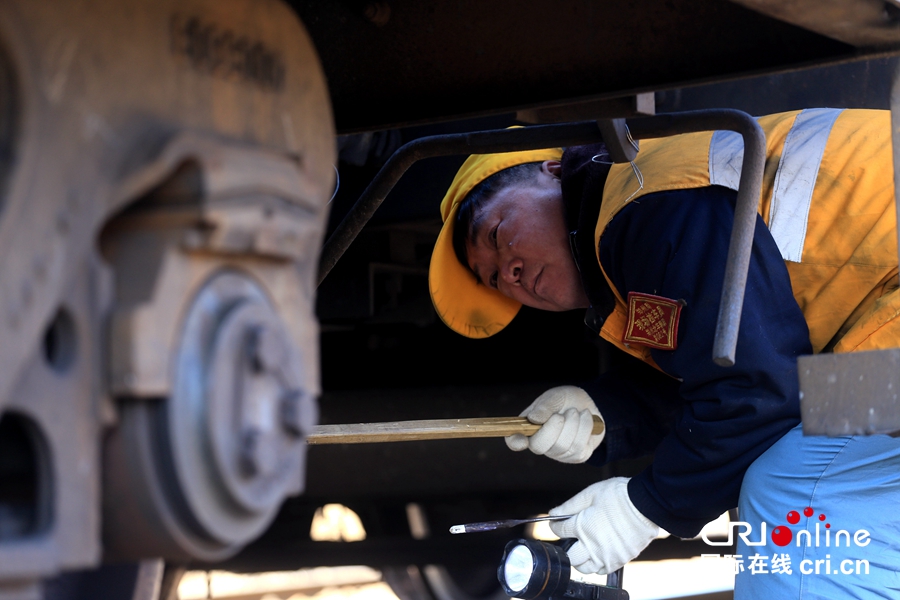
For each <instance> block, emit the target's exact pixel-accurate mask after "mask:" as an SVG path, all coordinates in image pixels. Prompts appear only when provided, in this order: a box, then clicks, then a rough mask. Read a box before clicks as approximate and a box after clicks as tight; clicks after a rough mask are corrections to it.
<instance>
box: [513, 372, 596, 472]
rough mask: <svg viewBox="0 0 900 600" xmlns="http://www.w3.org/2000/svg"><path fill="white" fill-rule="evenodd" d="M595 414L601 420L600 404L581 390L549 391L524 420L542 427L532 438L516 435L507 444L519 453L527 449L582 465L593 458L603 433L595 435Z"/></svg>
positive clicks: (575, 388)
mask: <svg viewBox="0 0 900 600" xmlns="http://www.w3.org/2000/svg"><path fill="white" fill-rule="evenodd" d="M593 415H597V416H598V417H600V418H601V419H603V417H602V416H601V415H600V411H599V410H597V405H596V404H594V401H593V400H591V397H590V396H589V395H588V393H587V392H585V391H584V390H583V389H581V388H580V387H575V386H574V385H563V386H560V387H555V388H551V389H549V390H547V391H546V392H544V393H543V394H541V395H540V396H538V397H537V400H535V401H534V402H532V403H531V406H529V407H528V408H526V409H525V410H524V411H523V412H522V414H521V415H519V416H521V417H527V418H528V420H529V421H531V422H532V423H535V424H537V425H543V427H541V428H540V429H539V430H538V431H537V433H535V434H534V435H533V436H531V437H525V436H524V435H522V434H520V433H517V434H515V435H511V436H508V437H507V438H505V439H506V445H507V446H509V448H510V450H515V451H516V452H518V451H520V450H524V449H526V448H529V449H531V451H532V452H534V453H535V454H545V455H546V456H549V457H550V458H552V459H554V460H558V461H559V462H564V463H583V462H584V461H586V460H587V459H589V458H590V457H591V454H593V453H594V450H596V449H597V446H599V445H600V442H602V441H603V436H604V435H605V434H606V431H605V430H604V431H603V433H600V434H598V435H592V434H591V430H592V429H593V428H594V421H593Z"/></svg>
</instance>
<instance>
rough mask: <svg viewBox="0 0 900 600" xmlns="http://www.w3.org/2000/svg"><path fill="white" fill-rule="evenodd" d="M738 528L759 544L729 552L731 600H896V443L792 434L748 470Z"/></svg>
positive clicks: (899, 576)
mask: <svg viewBox="0 0 900 600" xmlns="http://www.w3.org/2000/svg"><path fill="white" fill-rule="evenodd" d="M738 518H739V520H740V521H742V522H746V523H748V524H749V525H750V526H751V527H752V534H751V535H750V536H748V537H747V538H746V539H747V541H750V542H751V544H755V543H757V542H759V541H761V538H760V529H761V523H762V522H765V523H766V536H765V545H748V544H747V543H745V541H744V540H741V541H739V542H738V550H737V553H738V555H740V559H737V560H738V561H739V564H740V566H739V567H738V569H740V567H743V570H739V571H738V572H737V573H736V578H735V594H734V597H735V599H736V600H751V599H753V600H756V599H761V598H765V599H769V598H778V599H781V598H785V599H788V598H789V599H801V598H802V599H806V598H809V599H813V598H841V599H844V598H866V599H868V598H900V573H898V571H900V438H898V439H895V438H891V437H889V436H886V435H875V436H852V437H840V438H825V437H804V436H803V434H802V431H801V428H800V426H799V425H798V426H797V427H796V428H794V429H792V430H791V431H790V432H788V433H787V434H786V435H785V436H784V437H783V438H782V439H781V440H779V441H778V442H777V443H776V444H775V445H774V446H772V447H771V448H769V450H767V451H766V452H765V453H764V454H763V455H762V456H760V457H759V458H758V459H757V460H756V461H755V462H754V463H753V464H752V465H751V466H750V468H749V469H748V470H747V473H746V475H745V476H744V482H743V486H742V487H741V496H740V504H739V506H738ZM754 555H756V558H754ZM762 557H765V559H763V558H762ZM754 566H755V568H752V569H751V567H754Z"/></svg>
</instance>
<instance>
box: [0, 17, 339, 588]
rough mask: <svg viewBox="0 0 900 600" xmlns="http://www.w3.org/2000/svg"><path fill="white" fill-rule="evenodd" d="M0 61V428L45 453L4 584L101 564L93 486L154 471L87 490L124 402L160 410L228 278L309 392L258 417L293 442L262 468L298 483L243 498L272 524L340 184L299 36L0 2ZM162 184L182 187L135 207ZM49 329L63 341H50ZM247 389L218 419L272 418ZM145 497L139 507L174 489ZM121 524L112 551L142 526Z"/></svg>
mask: <svg viewBox="0 0 900 600" xmlns="http://www.w3.org/2000/svg"><path fill="white" fill-rule="evenodd" d="M0 48H2V54H3V55H2V57H0V136H2V140H0V273H2V274H3V276H2V278H0V339H2V340H3V348H2V351H0V416H2V415H3V414H10V415H16V416H17V418H18V417H21V418H22V419H25V421H23V422H26V423H28V427H29V430H32V429H33V430H34V432H35V434H34V438H35V439H37V440H38V446H39V447H40V448H41V449H43V448H44V447H46V452H44V451H43V450H42V451H41V452H40V453H39V455H40V460H39V461H38V467H39V468H38V471H39V473H37V475H36V477H37V479H38V481H39V484H40V485H39V488H40V490H49V491H47V492H46V493H44V492H43V491H42V492H40V493H38V494H36V496H35V497H36V499H35V500H34V503H35V505H36V506H35V508H34V510H35V511H38V512H41V514H43V513H44V512H46V514H47V518H46V519H44V520H43V521H41V523H42V525H41V526H40V527H38V528H31V529H29V528H28V527H24V529H23V530H24V532H25V534H24V535H19V534H18V533H17V532H18V530H19V529H20V528H19V527H18V525H16V524H15V523H12V525H13V526H14V527H13V528H11V529H9V530H7V531H5V532H3V533H0V587H2V586H6V584H7V583H8V582H10V581H17V582H23V583H27V582H28V581H29V580H35V579H39V578H46V577H49V576H53V575H54V574H56V573H59V572H60V571H67V570H72V569H84V568H90V567H94V566H96V565H98V564H99V563H100V561H101V539H100V536H101V487H102V486H103V487H106V488H107V491H109V490H110V489H115V487H116V486H127V483H126V482H127V481H128V477H135V476H138V475H139V474H140V473H141V472H142V471H141V467H142V466H144V467H147V466H149V467H150V468H153V465H152V464H151V465H147V464H144V465H141V458H142V457H141V456H140V454H139V453H135V452H132V453H131V454H130V455H129V454H127V452H125V454H124V455H119V456H116V457H115V459H114V460H112V462H115V460H118V461H119V464H121V465H122V466H123V467H122V469H120V470H119V471H118V472H114V471H112V470H110V471H107V472H105V473H103V479H101V456H100V447H101V445H102V440H103V439H104V434H105V433H107V432H108V431H109V430H112V431H113V432H115V433H114V435H113V436H112V438H115V437H116V434H118V435H120V436H121V427H123V426H124V425H125V424H126V423H133V422H134V421H135V420H134V419H132V418H130V417H128V418H125V414H126V413H127V412H128V407H129V403H131V406H134V405H135V404H140V402H141V401H140V400H138V399H140V398H152V400H149V402H156V403H160V402H163V401H164V400H163V399H165V398H168V397H169V396H170V395H171V394H172V393H173V389H174V388H175V383H174V381H173V378H174V373H173V367H174V363H175V362H176V361H177V356H178V351H179V343H180V340H181V335H180V334H181V330H182V328H183V327H184V317H185V314H186V311H187V309H188V307H189V306H190V303H191V301H192V299H193V298H194V295H195V294H196V293H197V291H198V290H199V289H200V286H201V285H202V283H203V282H204V281H206V279H207V278H208V277H209V275H210V274H211V273H214V272H217V271H220V270H222V269H228V268H234V269H237V270H240V271H241V272H243V273H245V274H246V275H247V277H249V278H250V279H251V280H252V281H253V282H254V285H256V286H258V287H259V289H260V290H261V291H260V294H261V296H262V297H265V298H266V302H267V303H268V304H267V306H269V307H270V308H269V310H270V312H271V314H272V315H274V316H272V317H271V319H269V321H267V323H269V325H270V327H269V328H270V329H273V328H274V329H276V330H277V332H278V333H277V335H278V336H280V337H282V338H283V339H284V340H286V341H285V345H286V346H289V347H290V348H291V351H290V353H289V354H290V356H291V357H292V358H291V359H290V361H289V363H290V364H288V365H287V366H286V368H287V370H289V371H290V372H291V373H292V375H291V376H292V377H296V380H295V381H292V382H289V387H290V390H288V391H290V392H294V391H298V390H301V389H302V391H303V393H297V394H294V393H291V394H284V397H283V398H279V399H277V401H273V402H268V403H265V402H264V404H267V406H268V405H271V406H269V408H272V406H274V408H273V409H272V410H269V411H268V412H269V413H271V412H273V411H274V412H275V413H276V414H277V420H280V421H282V422H284V423H285V424H286V425H284V426H280V429H279V431H283V437H284V438H285V439H288V438H290V440H293V441H290V442H285V444H286V446H289V447H290V449H285V448H284V447H281V446H278V444H276V450H275V454H276V457H278V458H283V457H284V456H290V457H291V458H290V461H293V462H292V467H291V468H290V469H286V470H285V471H284V473H280V474H279V476H278V477H275V479H277V480H278V481H277V482H275V483H273V482H271V481H270V482H269V483H262V484H261V485H263V486H264V487H265V486H266V485H268V486H270V487H271V492H270V493H268V495H267V494H266V493H262V492H260V493H257V494H256V496H257V498H256V499H257V500H259V502H260V503H262V504H265V505H266V506H265V509H266V510H265V511H264V512H266V514H270V513H273V512H274V511H275V510H277V506H278V504H279V503H280V501H281V500H282V499H283V497H284V496H286V495H288V494H290V493H296V492H297V491H299V489H300V487H301V482H302V470H303V454H302V452H301V453H297V452H295V451H294V449H295V446H296V447H299V446H300V445H301V444H302V442H300V441H298V440H299V438H300V437H302V434H303V432H304V431H305V429H306V428H307V427H308V426H310V425H311V423H309V421H310V420H312V419H313V418H314V411H312V412H310V406H311V402H313V400H314V398H315V396H316V395H317V393H318V387H319V383H318V337H317V334H318V328H317V326H316V323H315V317H314V301H313V297H314V289H315V284H314V277H315V271H316V267H317V256H318V250H319V247H320V245H321V238H322V230H323V228H324V225H325V217H326V208H325V207H326V203H327V201H328V198H329V197H330V195H331V190H332V187H333V182H334V170H333V168H332V163H333V162H334V156H335V139H334V131H333V127H332V124H331V123H332V121H331V110H330V105H329V101H328V98H327V90H326V87H325V82H324V79H323V76H322V72H321V69H320V68H319V66H318V61H317V59H316V56H315V52H314V50H313V48H312V45H311V43H310V42H309V39H308V37H307V36H306V33H305V31H304V29H303V27H302V26H301V25H300V23H299V21H298V20H297V18H296V16H295V15H294V14H293V13H292V11H291V10H290V9H289V8H288V7H286V6H285V5H284V4H282V3H280V2H277V1H276V0H188V1H186V2H184V1H176V0H164V1H162V2H146V1H143V0H124V1H123V0H99V1H96V2H90V3H84V2H80V1H78V0H54V1H53V2H41V3H34V2H30V1H28V0H10V1H7V2H3V3H2V4H0ZM183 172H184V173H187V174H188V175H187V176H188V178H190V177H193V179H192V181H191V183H190V184H185V183H184V181H182V180H181V179H180V176H179V174H180V173H183ZM172 181H175V182H176V184H175V186H176V187H177V186H178V185H182V187H183V188H184V189H182V190H180V191H178V190H176V191H175V192H173V193H171V194H169V196H167V197H166V198H164V199H163V201H162V202H161V205H160V204H156V205H153V206H151V207H149V208H150V209H149V210H145V209H147V208H148V206H147V198H156V200H159V196H158V195H156V196H154V193H155V192H156V191H158V189H159V188H160V187H161V186H162V187H163V188H165V187H166V186H165V185H164V184H166V183H167V182H172ZM188 190H189V192H190V193H188ZM169 191H170V192H171V190H169ZM151 204H152V202H151ZM134 205H140V206H142V207H143V209H142V208H138V209H135V208H134ZM136 210H137V212H140V211H141V210H144V212H143V213H142V217H141V216H138V217H135V215H134V213H135V211H136ZM98 250H99V252H98ZM61 314H63V315H65V316H66V317H67V319H68V321H66V319H63V321H62V322H64V323H68V325H65V324H64V325H62V326H61V327H60V328H59V329H58V330H57V329H54V327H53V324H54V323H55V322H56V320H55V319H57V317H58V316H59V315H61ZM51 333H52V335H51ZM110 333H111V334H112V335H111V336H110V337H109V338H108V337H107V336H108V334H110ZM231 337H232V338H235V339H231V338H229V340H228V341H227V342H226V343H227V344H229V345H230V346H235V347H229V348H221V345H220V350H221V353H222V356H223V358H222V361H224V362H228V361H230V360H232V361H238V362H241V361H244V359H243V358H241V359H240V360H238V358H236V357H237V356H244V355H243V354H241V352H242V351H243V350H244V349H245V348H244V345H243V342H242V341H236V339H237V338H240V337H242V336H241V335H237V336H236V337H235V336H231ZM61 340H62V341H61ZM66 340H68V341H66ZM60 343H62V344H63V346H62V349H63V351H64V352H63V354H58V353H57V351H58V350H59V348H60V346H59V344H60ZM48 348H49V349H48ZM222 361H219V363H222ZM259 379H260V381H262V380H263V379H266V377H263V376H260V377H259ZM267 381H268V380H267ZM254 385H255V384H252V382H251V383H248V385H247V386H244V387H242V388H241V389H240V390H239V391H238V392H236V393H235V396H237V397H229V398H226V399H225V400H224V401H223V403H224V404H225V405H227V407H228V408H229V409H230V410H237V415H238V416H241V415H251V414H257V415H258V414H263V413H266V411H265V410H262V409H261V408H260V407H259V406H257V405H256V404H254V402H252V401H250V400H248V399H247V398H246V397H247V396H251V397H253V398H256V397H257V396H260V395H264V394H263V392H262V391H261V390H258V389H256V388H254ZM260 386H261V387H262V388H266V389H268V387H273V386H270V385H269V383H266V382H262V383H260ZM267 386H268V387H267ZM273 393H274V392H273ZM276 395H277V394H276ZM245 400H246V401H245ZM235 406H237V407H241V406H244V407H245V408H246V410H245V411H244V412H243V413H242V412H241V410H240V409H235ZM254 411H255V412H254ZM223 414H224V418H226V419H227V418H228V415H229V413H228V411H227V410H226V411H225V413H223ZM231 414H235V413H231ZM266 414H268V413H266ZM247 418H248V419H250V420H251V421H252V418H251V417H250V416H248V417H247ZM206 426H207V424H204V427H206ZM208 426H209V427H211V428H213V429H217V428H221V427H222V426H221V424H212V425H208ZM131 433H132V434H133V435H132V440H133V441H134V442H135V443H137V442H139V441H140V440H145V441H146V440H147V439H149V438H152V435H153V432H152V431H148V430H147V429H146V428H144V429H141V427H140V426H137V427H134V426H132V430H131ZM227 433H228V432H224V433H223V432H220V434H221V435H220V438H221V437H222V436H226V437H227ZM179 435H181V434H179ZM279 435H281V434H279ZM247 437H248V438H250V437H254V436H252V435H248V436H247ZM262 437H265V436H262ZM263 446H264V444H260V445H259V448H262V447H263ZM130 450H132V451H133V450H134V448H133V447H132V448H131V449H130ZM110 451H111V446H107V447H106V452H107V453H109V452H110ZM230 451H231V450H229V449H226V450H225V452H226V453H227V452H230ZM113 453H115V451H113ZM246 454H250V455H252V454H254V452H253V451H248V452H247V453H246ZM163 456H164V455H163V454H157V455H156V459H157V460H159V459H160V458H161V457H163ZM255 458H259V457H255ZM107 459H109V456H107ZM230 459H231V457H230V456H229V458H228V460H230ZM235 461H239V459H235ZM204 462H205V464H206V466H208V467H210V468H214V466H213V464H214V462H215V458H214V457H213V456H212V455H209V456H208V457H206V458H205V459H204ZM250 462H253V461H250ZM256 462H259V463H260V464H261V462H262V461H256ZM256 466H260V465H256ZM263 470H265V469H260V471H263ZM182 475H183V474H182ZM117 476H118V477H120V478H121V479H120V480H118V481H116V480H115V478H116V477H117ZM238 477H239V478H243V479H241V480H240V481H239V483H238V486H239V487H240V486H245V485H248V481H250V482H251V483H252V481H254V474H248V473H247V472H246V471H242V472H241V473H240V475H238ZM256 481H258V480H256ZM5 483H6V481H4V484H5ZM232 483H234V482H232ZM143 484H144V485H145V487H144V488H142V489H144V490H145V491H146V492H147V494H146V495H145V496H144V497H143V498H142V501H145V502H147V503H149V504H150V505H152V499H153V498H154V497H156V498H158V497H160V496H162V495H165V494H172V493H175V494H178V493H183V490H178V489H177V488H176V490H175V492H172V490H171V489H168V490H167V489H166V488H165V487H157V488H154V487H153V483H152V481H151V482H148V481H146V480H145V481H144V482H143ZM119 489H121V487H119ZM251 495H252V493H251ZM113 496H114V493H113ZM7 497H8V496H4V497H3V498H4V501H6V498H7ZM260 498H261V500H260ZM244 500H246V498H244ZM113 501H115V498H113ZM251 503H252V502H251ZM123 507H124V505H123ZM4 508H5V506H4ZM143 508H147V506H144V507H143ZM205 510H206V507H205V506H202V507H200V508H199V512H198V513H197V514H195V515H194V517H195V519H200V520H202V519H203V518H204V517H206V515H205V512H204V511H205ZM245 512H248V511H246V509H245ZM249 512H252V511H249ZM134 516H135V517H136V518H135V520H134V521H132V522H131V523H126V524H125V534H126V535H127V531H128V527H129V526H130V525H132V524H133V525H134V526H135V529H134V530H133V531H138V530H139V528H140V521H139V518H143V517H142V513H141V511H140V510H137V512H136V513H134ZM208 520H209V519H208ZM2 524H3V525H5V524H6V523H5V522H4V523H2ZM170 525H171V523H170ZM261 528H262V526H257V527H256V528H255V529H254V531H256V532H258V531H259V530H260V529H261ZM105 529H106V532H107V533H109V534H110V535H113V536H114V534H116V533H117V532H116V531H115V529H112V528H109V527H106V528H105ZM10 532H12V533H10ZM118 533H120V534H121V533H122V532H121V531H119V532H118ZM180 533H183V532H180ZM245 533H246V532H245ZM174 535H175V536H176V537H177V536H178V535H179V532H177V531H176V533H175V534H174ZM247 535H251V536H252V534H247ZM247 535H245V536H243V537H242V536H240V535H237V536H233V537H232V539H226V540H225V541H224V544H225V545H226V546H229V545H230V546H233V545H235V544H238V545H239V544H240V543H245V542H246V541H247V539H248V537H247ZM220 537H225V538H227V537H228V536H227V535H220ZM148 540H149V538H148ZM218 543H220V544H221V543H223V542H222V540H219V542H218ZM133 544H134V545H133V546H132V550H133V551H134V552H133V555H134V556H135V557H136V558H145V557H149V556H159V555H160V553H154V552H153V550H152V549H151V548H150V544H149V542H148V543H147V544H144V545H143V546H142V541H141V538H140V536H136V537H135V538H134V540H133ZM230 546H229V547H230ZM111 547H112V546H110V548H111ZM182 550H183V548H182ZM185 555H186V556H189V555H190V551H189V549H188V550H187V551H186V552H185V553H183V554H182V556H185ZM7 587H8V586H7ZM25 587H27V588H29V589H30V588H31V587H33V586H31V584H30V583H29V584H27V585H26V586H25ZM23 589H24V588H23Z"/></svg>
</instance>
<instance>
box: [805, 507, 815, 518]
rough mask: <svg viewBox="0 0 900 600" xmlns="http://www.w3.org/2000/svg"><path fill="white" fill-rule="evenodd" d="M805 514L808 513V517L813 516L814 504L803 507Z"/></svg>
mask: <svg viewBox="0 0 900 600" xmlns="http://www.w3.org/2000/svg"><path fill="white" fill-rule="evenodd" d="M803 514H804V515H806V516H807V517H811V516H813V509H812V506H807V507H806V508H804V509H803Z"/></svg>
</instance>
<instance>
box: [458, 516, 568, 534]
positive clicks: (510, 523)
mask: <svg viewBox="0 0 900 600" xmlns="http://www.w3.org/2000/svg"><path fill="white" fill-rule="evenodd" d="M574 516H575V515H556V516H555V517H551V516H549V515H547V516H543V517H531V518H530V519H502V520H500V521H483V522H481V523H466V524H464V525H454V526H453V527H451V528H450V533H477V532H479V531H494V530H495V529H507V528H509V527H515V526H516V525H524V524H526V523H538V522H540V521H564V520H566V519H570V518H572V517H574Z"/></svg>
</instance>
